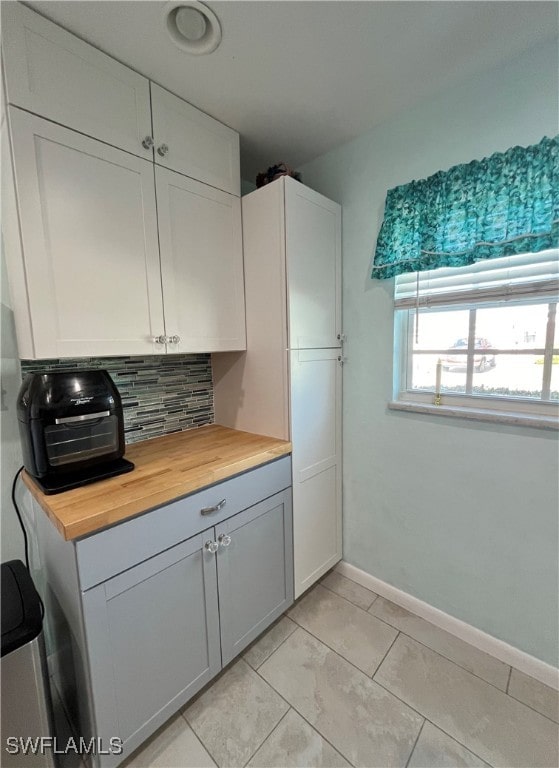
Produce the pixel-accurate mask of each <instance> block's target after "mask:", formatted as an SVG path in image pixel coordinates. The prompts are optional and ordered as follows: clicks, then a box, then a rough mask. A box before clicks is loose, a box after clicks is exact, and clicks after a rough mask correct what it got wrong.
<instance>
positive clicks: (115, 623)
mask: <svg viewBox="0 0 559 768" xmlns="http://www.w3.org/2000/svg"><path fill="white" fill-rule="evenodd" d="M213 531H214V529H213V528H212V529H210V531H206V532H204V533H202V534H199V535H197V536H194V537H193V538H191V539H188V541H185V542H183V543H181V544H179V545H177V546H175V547H173V548H171V549H169V550H167V551H165V552H162V553H161V554H159V555H157V556H156V557H152V558H150V559H149V560H147V561H146V562H143V563H141V564H140V565H137V566H136V567H134V568H131V569H129V570H128V571H125V572H124V573H122V574H120V575H118V576H115V577H114V578H112V579H109V580H108V581H106V582H104V583H103V584H100V585H98V586H97V587H94V588H93V589H90V590H88V591H87V592H85V593H84V595H83V610H84V623H85V632H86V638H87V645H88V649H89V664H90V672H91V678H90V679H91V685H92V694H93V699H94V710H95V714H96V721H97V722H96V726H97V732H98V733H99V734H100V735H103V736H107V737H110V736H118V737H120V738H121V739H122V740H123V742H124V744H125V748H126V753H127V754H129V753H130V751H131V750H133V749H135V748H136V747H137V746H138V745H139V744H141V742H142V741H143V740H144V739H145V738H146V734H147V732H149V733H151V732H152V731H153V730H155V729H156V728H157V727H159V725H161V724H162V723H163V722H164V721H165V720H166V719H167V718H168V717H169V716H170V715H171V714H172V713H173V712H175V711H176V710H177V709H178V708H179V707H180V706H182V704H184V703H185V702H186V701H187V700H188V699H189V698H190V697H191V696H193V695H194V694H195V693H196V692H197V691H198V690H200V688H202V687H203V686H204V685H205V684H206V683H207V682H208V681H209V680H210V679H211V678H212V677H213V676H214V675H215V674H216V673H217V672H219V670H220V669H221V654H220V641H219V613H218V603H217V579H216V562H215V555H213V554H211V553H209V552H208V551H207V550H206V549H205V548H204V543H205V542H206V541H207V540H208V539H212V537H213ZM109 762H112V760H110V761H108V762H107V764H108V763H109ZM117 762H118V760H115V764H116V763H117Z"/></svg>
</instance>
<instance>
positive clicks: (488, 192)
mask: <svg viewBox="0 0 559 768" xmlns="http://www.w3.org/2000/svg"><path fill="white" fill-rule="evenodd" d="M558 242H559V136H556V137H555V138H552V139H548V138H547V137H545V138H543V139H542V140H541V141H540V143H539V144H535V145H533V146H530V147H512V149H509V150H507V151H506V152H498V153H495V154H493V155H491V156H490V157H486V158H484V159H483V160H473V161H472V162H471V163H467V164H465V165H456V166H454V167H453V168H450V169H449V170H448V171H439V172H438V173H435V174H434V175H433V176H429V178H427V179H421V180H419V181H412V182H410V183H409V184H403V185H401V186H399V187H395V188H394V189H391V190H389V191H388V194H387V196H386V205H385V210H384V221H383V224H382V227H381V230H380V233H379V236H378V240H377V247H376V252H375V258H374V264H373V270H372V275H371V277H374V278H381V279H382V278H387V277H393V276H394V275H399V274H401V273H403V272H422V271H425V270H428V269H437V268H438V267H462V266H466V265H468V264H473V263H474V262H476V261H482V260H483V259H493V258H496V257H498V256H513V255H514V254H517V253H528V252H531V253H536V252H538V251H542V250H545V249H547V248H553V247H555V246H557V245H558Z"/></svg>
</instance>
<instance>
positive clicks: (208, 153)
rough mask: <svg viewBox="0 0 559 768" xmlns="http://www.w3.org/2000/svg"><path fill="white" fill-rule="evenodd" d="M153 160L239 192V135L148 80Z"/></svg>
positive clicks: (206, 182)
mask: <svg viewBox="0 0 559 768" xmlns="http://www.w3.org/2000/svg"><path fill="white" fill-rule="evenodd" d="M151 105H152V110H153V134H154V139H155V155H154V156H155V162H156V163H158V164H159V165H162V166H164V167H165V168H170V169H171V170H172V171H178V172H179V173H184V174H185V175H186V176H190V177H191V178H192V179H197V180H198V181H202V182H204V183H205V184H210V185H211V186H212V187H217V189H222V190H224V191H225V192H230V193H231V194H232V195H237V196H239V195H240V194H241V181H240V178H241V177H240V165H239V134H238V133H237V132H236V131H233V130H232V129H231V128H228V127H227V126H225V125H223V124H222V123H218V121H217V120H214V119H213V118H212V117H209V116H208V115H206V114H204V113H203V112H200V110H199V109H196V108H195V107H193V106H191V105H190V104H187V102H186V101H182V99H179V98H177V97H176V96H174V95H173V94H172V93H169V91H166V90H164V89H163V88H160V87H159V86H158V85H155V83H151Z"/></svg>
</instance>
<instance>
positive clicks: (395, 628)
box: [263, 603, 554, 722]
mask: <svg viewBox="0 0 559 768" xmlns="http://www.w3.org/2000/svg"><path fill="white" fill-rule="evenodd" d="M352 605H353V603H352ZM357 607H358V606H356V608H357ZM365 613H366V611H365ZM371 615H372V614H371ZM288 618H291V617H288ZM373 618H378V617H377V616H373ZM291 621H293V622H295V623H296V624H297V626H298V627H300V628H301V629H303V630H304V631H305V632H308V633H309V635H311V637H314V639H315V640H318V642H319V643H322V644H323V645H325V646H326V647H327V648H329V649H330V650H331V651H332V652H333V653H336V654H337V655H338V656H339V657H340V658H342V659H343V660H344V661H347V663H348V664H351V666H352V667H354V668H355V669H357V670H359V672H362V673H363V674H364V675H367V677H369V678H371V679H374V676H375V675H376V674H377V672H378V671H379V669H380V666H381V664H382V663H383V662H384V660H385V658H386V657H387V656H388V653H389V651H390V650H391V649H392V646H393V645H394V643H395V642H396V640H397V639H398V637H399V636H400V635H402V636H403V637H407V638H408V639H409V640H412V641H413V642H414V643H418V644H419V645H421V646H423V647H424V648H427V650H428V651H431V653H435V654H436V655H437V656H440V657H441V659H445V660H446V661H448V662H450V664H454V666H455V667H458V669H462V670H463V671H464V672H466V673H467V674H468V675H472V677H475V678H477V679H478V680H481V682H482V683H486V684H487V685H490V686H491V687H492V688H495V690H497V691H499V692H500V693H502V694H503V695H504V696H506V695H507V694H506V693H505V692H504V691H503V689H502V688H498V687H497V686H496V685H494V684H493V683H490V682H489V680H485V678H483V677H480V676H479V675H476V674H475V672H471V671H470V670H469V669H466V668H465V667H462V666H461V665H460V664H457V663H456V662H455V661H453V660H452V659H449V658H448V657H447V656H443V654H442V653H439V651H436V650H435V649H434V648H431V646H429V645H425V643H422V642H421V640H417V638H415V637H412V636H411V635H408V634H406V632H402V630H401V629H398V628H397V627H393V626H392V624H388V623H387V622H386V621H383V620H382V619H379V621H380V622H382V623H383V624H384V625H385V626H387V627H390V629H393V630H394V631H395V632H397V633H398V634H397V635H396V637H395V638H394V640H393V641H392V643H391V644H390V648H389V649H388V651H386V653H385V654H384V656H383V658H382V660H381V661H380V662H379V664H378V666H377V668H376V669H375V671H374V672H373V673H371V674H370V675H369V674H367V672H364V671H363V670H362V669H361V668H360V667H358V666H357V665H356V664H354V663H353V662H352V661H350V660H349V659H346V657H345V656H342V654H341V653H340V652H339V651H337V650H336V649H335V648H332V646H331V645H328V643H327V642H326V641H325V640H323V639H322V638H320V637H318V636H317V635H315V634H313V633H312V632H311V631H310V630H309V629H307V627H304V626H303V625H302V624H299V622H298V621H297V620H296V619H291ZM284 642H285V641H284ZM282 645H283V643H282ZM263 663H264V662H263ZM375 682H376V681H375ZM511 698H514V697H512V696H511ZM515 701H518V699H515ZM518 703H519V704H523V703H524V702H522V701H519V702H518ZM524 706H525V707H528V709H532V707H529V706H528V705H527V704H524ZM533 711H534V712H536V711H537V710H535V709H534V710H533ZM419 714H421V713H419ZM537 714H541V713H540V712H538V713H537ZM422 717H423V715H422ZM542 717H546V716H545V715H542ZM547 719H548V720H549V719H550V718H547ZM551 722H554V721H553V720H552V721H551Z"/></svg>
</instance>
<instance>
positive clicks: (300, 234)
mask: <svg viewBox="0 0 559 768" xmlns="http://www.w3.org/2000/svg"><path fill="white" fill-rule="evenodd" d="M285 217H286V228H285V229H286V257H287V284H288V291H289V299H288V303H289V346H290V348H291V349H309V348H317V347H323V348H327V347H337V346H340V339H339V338H338V335H339V334H340V333H341V279H342V267H341V263H342V262H341V208H340V206H339V205H338V204H337V203H334V202H332V201H331V200H328V199H327V198H325V197H323V196H322V195H319V194H318V193H317V192H314V191H313V190H311V189H309V188H308V187H305V186H304V185H303V184H300V183H299V182H298V181H295V180H294V179H291V178H288V177H286V178H285Z"/></svg>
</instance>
